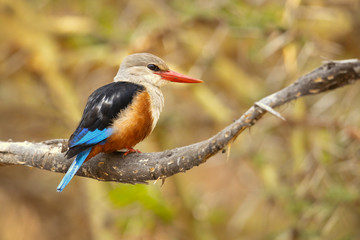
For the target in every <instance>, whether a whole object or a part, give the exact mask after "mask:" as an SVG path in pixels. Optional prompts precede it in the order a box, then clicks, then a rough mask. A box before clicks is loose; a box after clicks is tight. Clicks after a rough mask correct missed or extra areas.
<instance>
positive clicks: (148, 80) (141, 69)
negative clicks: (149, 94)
mask: <svg viewBox="0 0 360 240" xmlns="http://www.w3.org/2000/svg"><path fill="white" fill-rule="evenodd" d="M114 80H115V81H128V82H134V83H138V84H151V85H154V86H156V87H161V86H163V85H165V84H166V83H167V82H168V81H171V82H180V83H201V82H202V81H201V80H198V79H195V78H192V77H188V76H186V75H183V74H180V73H177V72H174V71H172V70H170V69H169V67H168V66H167V65H166V63H165V62H164V60H162V59H161V58H159V57H157V56H155V55H152V54H150V53H135V54H132V55H129V56H127V57H126V58H124V60H123V62H122V63H121V65H120V69H119V71H118V73H117V74H116V76H115V78H114Z"/></svg>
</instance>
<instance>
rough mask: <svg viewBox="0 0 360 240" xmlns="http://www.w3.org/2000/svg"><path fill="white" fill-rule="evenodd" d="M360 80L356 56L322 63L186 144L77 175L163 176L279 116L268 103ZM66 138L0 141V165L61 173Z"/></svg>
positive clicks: (91, 166)
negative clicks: (232, 119) (219, 127)
mask: <svg viewBox="0 0 360 240" xmlns="http://www.w3.org/2000/svg"><path fill="white" fill-rule="evenodd" d="M359 79H360V61H359V60H357V59H353V60H344V61H332V62H327V63H325V64H324V65H322V66H321V67H319V68H317V69H315V70H314V71H312V72H310V73H308V74H306V75H304V76H302V77H300V78H299V79H298V80H297V81H296V82H294V83H293V84H291V85H290V86H288V87H286V88H284V89H282V90H280V91H278V92H276V93H274V94H272V95H270V96H267V97H265V98H263V99H261V100H260V101H258V102H257V103H256V104H254V106H252V107H251V108H250V109H249V110H248V111H247V112H246V113H244V114H243V115H242V116H241V117H240V118H239V119H237V120H236V121H235V122H233V123H232V124H230V125H229V126H227V127H226V128H224V129H223V130H222V131H220V132H219V133H217V134H216V135H215V136H213V137H211V138H209V139H207V140H205V141H202V142H199V143H195V144H192V145H189V146H185V147H181V148H175V149H171V150H166V151H164V152H155V153H141V154H138V153H136V154H135V153H134V154H129V155H127V156H126V157H124V156H123V154H122V153H112V154H99V155H97V156H96V157H94V158H92V159H91V160H90V161H88V162H86V163H85V164H83V166H82V167H81V168H80V170H79V171H78V173H77V175H78V176H83V177H89V178H95V179H98V180H102V181H116V182H124V183H145V182H147V181H149V180H156V179H159V178H161V179H164V178H166V177H169V176H172V175H174V174H176V173H179V172H185V171H186V170H189V169H191V168H193V167H194V166H198V165H200V164H202V163H204V162H206V160H207V159H208V158H210V157H211V156H213V155H214V154H216V153H217V152H218V151H220V150H222V149H223V148H225V147H226V146H227V144H229V143H231V142H232V141H234V140H235V139H236V137H237V136H238V135H239V134H240V133H241V132H242V131H244V130H245V129H246V128H249V127H251V126H252V125H254V124H255V123H256V121H257V120H259V119H260V118H261V117H262V116H263V115H264V114H265V113H266V112H267V111H269V112H271V113H272V114H275V115H278V113H277V112H276V111H275V110H273V108H275V107H278V106H281V105H283V104H285V103H287V102H290V101H291V100H294V99H296V98H299V97H303V96H306V95H310V94H319V93H322V92H325V91H328V90H334V89H336V88H340V87H342V86H345V85H348V84H351V83H353V82H355V81H356V80H359ZM65 151H66V140H62V139H58V140H56V139H55V140H49V141H45V142H40V143H31V142H0V166H6V165H24V166H29V167H37V168H40V169H45V170H49V171H53V172H62V173H64V172H66V170H67V169H68V167H69V166H70V164H71V162H72V159H70V160H69V159H66V158H65V157H64V152H65Z"/></svg>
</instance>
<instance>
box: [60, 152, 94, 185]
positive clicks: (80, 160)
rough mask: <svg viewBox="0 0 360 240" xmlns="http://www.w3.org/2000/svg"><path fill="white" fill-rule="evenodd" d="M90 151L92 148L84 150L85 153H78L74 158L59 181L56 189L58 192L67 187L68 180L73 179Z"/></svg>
mask: <svg viewBox="0 0 360 240" xmlns="http://www.w3.org/2000/svg"><path fill="white" fill-rule="evenodd" d="M91 149H92V148H89V149H86V150H85V151H83V152H81V153H79V154H78V155H77V156H76V159H75V160H74V161H73V163H72V164H71V166H70V167H69V169H68V171H67V172H66V174H65V176H64V178H63V179H62V180H61V182H60V184H59V186H58V187H57V191H58V192H61V191H62V190H63V189H64V188H65V187H66V185H68V183H69V182H70V180H71V179H72V178H73V177H74V175H75V173H76V172H77V171H78V170H79V168H80V166H81V165H82V164H83V163H84V161H85V159H86V157H87V156H88V155H89V153H90V151H91Z"/></svg>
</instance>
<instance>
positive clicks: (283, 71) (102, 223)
mask: <svg viewBox="0 0 360 240" xmlns="http://www.w3.org/2000/svg"><path fill="white" fill-rule="evenodd" d="M359 12H360V2H359V1H358V0H338V1H336V0H282V1H281V0H247V1H245V0H244V1H236V0H195V1H191V0H173V1H165V0H162V1H161V0H156V1H150V0H146V1H130V0H128V1H120V0H119V1H115V0H101V1H89V0H78V1H70V0H63V1H49V0H29V1H21V0H0V35H1V37H0V139H1V140H2V141H6V140H8V139H12V140H13V141H43V140H47V139H53V138H68V137H69V136H70V135H71V133H72V132H73V131H74V129H75V128H76V125H77V123H78V121H79V119H80V117H81V113H82V110H83V108H84V105H85V103H86V100H87V97H88V96H89V94H90V93H91V92H93V91H94V90H95V89H96V88H98V87H100V86H102V85H105V84H107V83H109V82H111V81H112V79H113V77H114V76H115V74H116V71H117V68H118V66H119V64H120V62H121V60H122V59H123V58H124V57H125V56H126V55H128V54H131V53H135V52H150V53H153V54H155V55H158V56H160V57H161V58H163V59H165V60H166V62H167V63H168V64H169V65H170V67H171V68H172V69H174V70H176V71H179V72H181V73H184V74H188V75H190V76H193V77H197V78H201V79H203V80H204V81H205V83H203V84H201V85H200V84H199V85H190V86H189V85H185V84H184V85H181V84H171V86H170V85H169V86H167V87H165V88H164V89H163V92H164V95H165V100H166V101H165V108H164V110H163V113H162V115H161V117H160V120H159V124H158V126H157V127H156V129H155V131H154V132H153V134H152V135H151V136H150V137H149V138H148V139H147V140H146V141H144V142H143V143H141V144H139V145H138V146H137V148H139V149H141V150H142V151H143V152H153V151H163V150H165V149H170V148H175V147H180V146H184V145H188V144H191V143H194V142H197V141H200V140H204V139H206V138H208V137H211V136H212V135H214V134H215V133H216V132H217V131H219V130H221V129H222V128H223V127H225V126H226V125H227V124H230V123H231V122H232V121H233V120H234V119H236V118H238V117H239V116H240V115H241V114H242V113H244V111H245V110H246V109H248V108H249V107H250V106H251V105H252V104H253V103H254V102H255V101H257V100H259V99H261V98H262V97H265V96H267V95H269V94H271V93H273V92H275V91H278V90H280V89H281V88H283V87H285V86H287V85H289V84H291V83H292V82H293V81H294V80H296V79H297V77H299V76H301V75H303V74H305V73H307V72H309V71H311V70H312V69H314V68H316V67H318V66H320V65H321V64H322V62H323V61H328V60H333V59H334V60H340V59H348V58H357V57H359V55H360V45H359V42H360V14H359ZM357 86H358V85H356V84H355V85H353V86H350V87H345V88H342V89H338V90H336V91H333V92H329V93H326V94H321V95H318V96H311V97H306V98H302V99H299V100H296V101H295V102H292V103H290V104H288V105H286V106H284V107H282V108H280V109H277V110H279V111H280V112H281V114H282V115H283V116H285V117H286V119H287V121H286V122H283V121H281V120H279V119H277V118H275V117H273V116H271V115H270V114H267V115H265V117H264V118H263V119H261V121H259V122H258V123H257V124H256V125H255V126H254V127H252V128H251V129H250V130H249V131H245V132H243V133H242V134H241V135H240V136H239V137H238V138H237V140H236V141H235V142H234V143H233V144H232V145H231V151H230V156H229V157H227V154H221V153H219V154H217V155H216V156H214V157H212V158H211V159H209V160H208V162H207V163H205V164H203V165H201V166H199V167H196V168H193V169H191V170H189V171H188V172H186V173H180V174H177V175H176V176H173V177H171V178H168V179H167V180H166V181H165V184H164V185H163V186H161V182H157V183H153V182H151V183H150V184H149V185H127V184H119V183H104V182H98V181H96V180H91V179H85V178H79V177H75V178H74V180H73V181H72V182H71V183H70V185H69V186H68V187H67V188H66V189H65V191H64V192H63V193H61V194H59V193H57V192H56V186H57V185H58V183H59V181H60V180H61V178H62V177H63V175H62V174H57V173H52V172H47V171H42V170H39V169H30V168H26V167H2V168H0V213H1V214H0V239H4V240H8V239H11V240H13V239H37V240H43V239H54V240H57V239H105V240H112V239H130V240H132V239H150V240H151V239H157V240H158V239H160V240H162V239H174V240H177V239H179V240H182V239H199V240H208V239H209V240H215V239H230V240H231V239H249V240H253V239H275V240H290V239H316V240H317V239H327V240H329V239H330V240H331V239H341V240H348V239H349V240H350V239H360V229H359V224H360V173H359V169H360V168H359V167H360V166H359V163H360V161H359V160H360V159H359V158H360V148H359V139H360V112H359V110H358V106H357V105H356V104H355V103H356V102H358V101H360V94H359V89H358V87H357Z"/></svg>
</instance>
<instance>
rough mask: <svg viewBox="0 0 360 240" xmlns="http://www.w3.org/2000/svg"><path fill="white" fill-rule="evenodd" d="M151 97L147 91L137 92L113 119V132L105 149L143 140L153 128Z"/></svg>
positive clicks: (128, 145) (120, 147)
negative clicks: (130, 101)
mask: <svg viewBox="0 0 360 240" xmlns="http://www.w3.org/2000/svg"><path fill="white" fill-rule="evenodd" d="M152 115H153V114H152V106H151V97H150V95H149V93H148V92H147V91H144V92H141V93H139V94H137V95H136V96H135V98H134V100H133V101H132V104H131V105H129V106H128V107H127V108H126V109H125V110H123V111H121V112H120V113H119V115H118V117H117V118H116V119H115V121H114V123H113V126H112V128H113V129H114V133H113V134H112V135H111V136H110V137H109V138H108V140H107V141H106V144H105V146H104V147H105V151H106V152H112V151H115V150H120V149H123V148H131V147H133V146H135V145H136V144H137V143H139V142H140V141H142V140H144V138H145V137H147V136H148V135H149V134H150V132H151V131H152V129H153V121H154V119H153V116H152Z"/></svg>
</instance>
